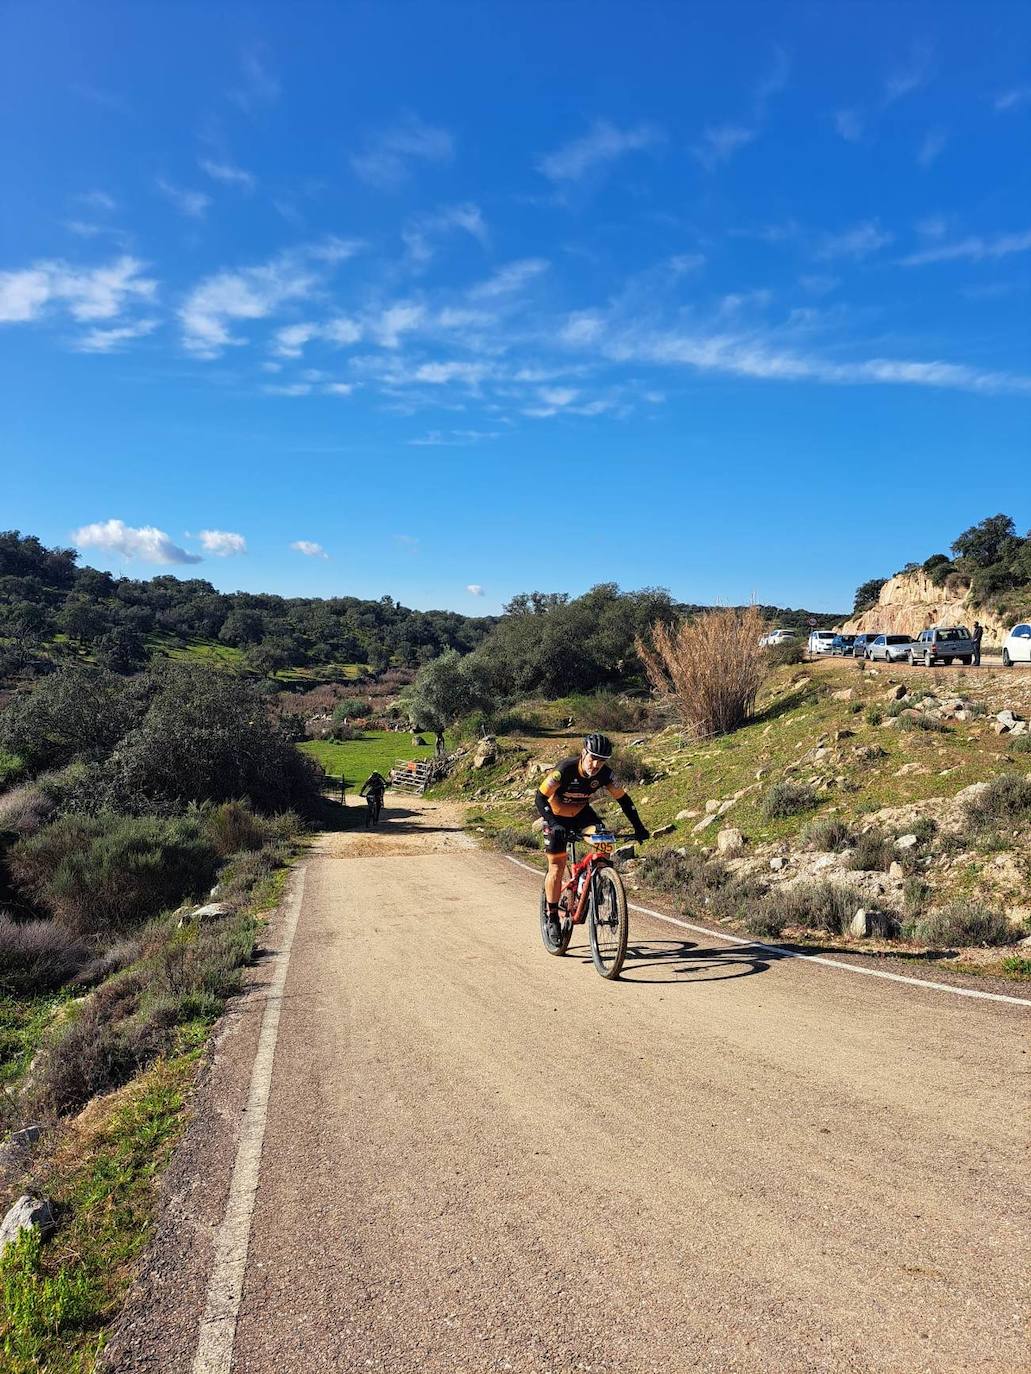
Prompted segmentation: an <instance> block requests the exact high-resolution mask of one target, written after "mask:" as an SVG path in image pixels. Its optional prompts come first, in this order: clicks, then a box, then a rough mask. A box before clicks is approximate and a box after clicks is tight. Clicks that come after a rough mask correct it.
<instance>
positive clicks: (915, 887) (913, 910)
mask: <svg viewBox="0 0 1031 1374" xmlns="http://www.w3.org/2000/svg"><path fill="white" fill-rule="evenodd" d="M930 895H931V885H930V883H927V882H925V881H924V880H923V878H917V877H909V878H907V879H906V881H905V883H904V884H903V886H902V909H903V911H904V912H905V913H906V915H907V916H919V915H920V914H921V913H922V912H923V911H924V909H925V908H926V906H927V899H928V898H929V897H930Z"/></svg>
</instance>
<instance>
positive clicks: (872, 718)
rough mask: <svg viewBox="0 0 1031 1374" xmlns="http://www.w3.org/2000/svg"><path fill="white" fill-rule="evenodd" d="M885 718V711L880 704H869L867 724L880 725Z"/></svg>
mask: <svg viewBox="0 0 1031 1374" xmlns="http://www.w3.org/2000/svg"><path fill="white" fill-rule="evenodd" d="M883 719H884V712H883V711H882V710H881V708H880V707H879V706H868V707H867V709H866V716H865V720H866V723H867V725H880V723H881V721H882V720H883Z"/></svg>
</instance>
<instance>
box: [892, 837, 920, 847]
mask: <svg viewBox="0 0 1031 1374" xmlns="http://www.w3.org/2000/svg"><path fill="white" fill-rule="evenodd" d="M918 843H919V841H918V840H917V837H916V836H915V835H900V836H899V837H898V839H897V840H896V841H895V848H896V849H901V850H903V851H904V850H907V849H915V848H916V847H917V844H918Z"/></svg>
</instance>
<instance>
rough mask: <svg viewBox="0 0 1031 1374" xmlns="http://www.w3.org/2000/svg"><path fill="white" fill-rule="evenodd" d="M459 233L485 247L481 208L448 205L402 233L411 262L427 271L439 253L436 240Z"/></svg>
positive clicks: (485, 231) (421, 218)
mask: <svg viewBox="0 0 1031 1374" xmlns="http://www.w3.org/2000/svg"><path fill="white" fill-rule="evenodd" d="M454 230H459V231H461V232H462V233H466V234H468V235H469V236H470V238H474V239H476V241H477V242H478V243H481V244H484V245H486V243H487V240H488V237H489V236H488V232H487V225H486V223H485V221H484V218H483V213H482V211H481V210H480V207H479V206H478V205H473V204H472V203H471V202H468V201H467V202H466V203H465V204H463V205H446V206H443V207H442V208H441V209H439V210H436V211H435V212H434V213H433V214H431V215H420V216H418V217H417V218H416V219H413V220H411V221H410V222H409V223H408V224H407V225H406V226H405V228H404V229H403V230H402V231H401V237H402V239H403V240H404V244H405V248H406V249H407V251H408V257H409V260H410V261H411V262H412V263H413V264H415V265H416V266H419V267H424V266H425V265H426V264H427V263H428V262H429V261H430V260H431V259H432V258H433V256H434V253H435V252H436V245H435V243H434V240H435V239H438V238H440V237H442V236H443V235H445V234H448V233H451V232H453V231H454Z"/></svg>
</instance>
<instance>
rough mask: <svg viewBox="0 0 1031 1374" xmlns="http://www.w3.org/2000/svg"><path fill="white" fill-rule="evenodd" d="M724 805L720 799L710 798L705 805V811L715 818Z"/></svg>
mask: <svg viewBox="0 0 1031 1374" xmlns="http://www.w3.org/2000/svg"><path fill="white" fill-rule="evenodd" d="M722 805H723V803H722V802H721V801H720V799H719V798H718V797H710V798H709V800H708V801H707V802H706V803H705V809H706V811H707V812H708V813H709V814H710V815H712V816H714V815H715V814H716V812H717V811H718V810H719V809H720V807H721V806H722Z"/></svg>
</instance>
